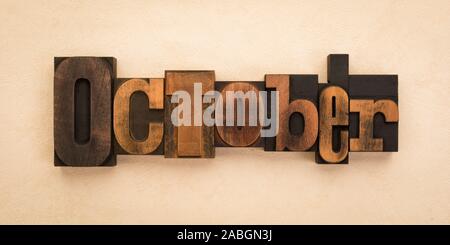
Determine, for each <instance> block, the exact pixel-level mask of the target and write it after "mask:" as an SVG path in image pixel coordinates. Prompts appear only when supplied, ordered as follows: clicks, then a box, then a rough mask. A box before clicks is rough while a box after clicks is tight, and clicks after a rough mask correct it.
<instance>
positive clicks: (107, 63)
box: [54, 57, 116, 166]
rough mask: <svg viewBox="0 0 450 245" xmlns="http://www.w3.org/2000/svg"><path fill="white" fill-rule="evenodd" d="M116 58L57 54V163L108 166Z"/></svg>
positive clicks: (112, 158)
mask: <svg viewBox="0 0 450 245" xmlns="http://www.w3.org/2000/svg"><path fill="white" fill-rule="evenodd" d="M115 78H116V60H115V58H110V57H68V58H65V57H57V58H55V75H54V147H55V165H56V166H111V165H115V163H116V157H115V154H114V152H113V143H112V89H113V81H114V79H115Z"/></svg>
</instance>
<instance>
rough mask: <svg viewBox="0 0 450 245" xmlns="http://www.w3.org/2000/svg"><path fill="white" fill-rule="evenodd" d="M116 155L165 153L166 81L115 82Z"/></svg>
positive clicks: (125, 79) (120, 80) (137, 80)
mask: <svg viewBox="0 0 450 245" xmlns="http://www.w3.org/2000/svg"><path fill="white" fill-rule="evenodd" d="M114 91H115V99H114V131H115V136H116V137H115V145H114V146H115V151H116V154H136V155H163V154H164V144H163V141H164V138H163V135H164V79H163V78H151V79H148V78H119V79H117V80H116V82H115V88H114Z"/></svg>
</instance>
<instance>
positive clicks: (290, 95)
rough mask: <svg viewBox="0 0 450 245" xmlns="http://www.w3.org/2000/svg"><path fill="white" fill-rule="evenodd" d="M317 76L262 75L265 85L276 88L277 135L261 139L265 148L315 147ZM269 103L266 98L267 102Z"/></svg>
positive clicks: (316, 131) (316, 132) (311, 148)
mask: <svg viewBox="0 0 450 245" xmlns="http://www.w3.org/2000/svg"><path fill="white" fill-rule="evenodd" d="M317 79H318V78H317V75H266V87H267V88H268V89H269V90H271V89H273V90H277V91H278V92H279V107H278V115H279V122H278V125H279V129H278V135H277V136H276V137H272V138H266V139H265V146H264V149H265V150H266V151H273V150H276V151H289V150H290V151H314V150H315V142H316V139H317V134H318V112H317V89H318V81H317ZM270 104H271V103H270V102H268V106H270ZM268 111H270V107H268Z"/></svg>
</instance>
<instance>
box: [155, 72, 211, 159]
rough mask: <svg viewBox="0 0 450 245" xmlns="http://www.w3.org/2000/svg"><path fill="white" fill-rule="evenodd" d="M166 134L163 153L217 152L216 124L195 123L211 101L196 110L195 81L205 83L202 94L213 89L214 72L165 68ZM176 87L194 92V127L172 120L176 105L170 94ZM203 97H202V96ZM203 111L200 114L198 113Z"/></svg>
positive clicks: (192, 154) (198, 154)
mask: <svg viewBox="0 0 450 245" xmlns="http://www.w3.org/2000/svg"><path fill="white" fill-rule="evenodd" d="M165 74H166V75H165V79H166V83H165V99H164V100H165V112H164V115H165V117H164V120H165V124H164V125H165V136H164V156H165V157H168V158H174V157H200V158H211V157H214V155H215V149H214V126H206V125H202V126H195V124H194V121H195V118H196V117H197V118H198V116H200V118H201V119H200V120H201V122H200V123H203V120H202V117H201V115H202V114H203V111H204V109H205V108H206V107H207V106H209V105H210V104H208V103H202V111H195V110H194V104H195V103H194V100H195V98H194V83H201V84H202V91H201V94H204V93H206V92H207V91H211V90H214V82H215V76H214V71H166V73H165ZM177 90H183V91H186V92H188V93H189V94H190V95H191V108H192V109H191V126H179V127H176V126H174V125H173V123H172V121H171V114H172V111H173V110H174V109H176V107H177V104H173V103H171V97H172V96H173V94H174V93H175V92H176V91H177ZM202 97H203V96H202ZM199 114H201V115H199Z"/></svg>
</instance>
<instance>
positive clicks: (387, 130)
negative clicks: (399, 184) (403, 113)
mask: <svg viewBox="0 0 450 245" xmlns="http://www.w3.org/2000/svg"><path fill="white" fill-rule="evenodd" d="M349 97H350V100H351V101H352V100H371V101H374V103H377V102H378V101H385V100H387V101H391V102H392V103H390V102H389V107H390V108H391V109H389V110H390V111H388V112H387V113H388V114H389V115H390V114H397V118H398V113H399V111H398V76H397V75H350V77H349ZM384 103H385V102H383V103H381V104H384ZM381 104H380V105H381ZM361 116H362V114H361V113H359V112H350V126H349V131H350V138H351V141H352V139H358V138H361V121H364V118H361ZM386 116H388V115H383V113H374V114H373V119H372V123H373V125H372V126H367V127H372V128H373V137H374V138H377V139H382V142H383V145H382V151H385V152H396V151H398V123H399V122H398V120H396V121H395V120H393V121H388V120H387V118H386ZM388 117H389V116H388ZM354 142H356V141H354ZM378 149H379V148H377V149H376V150H378ZM350 150H351V151H373V150H374V149H371V148H352V147H351V149H350Z"/></svg>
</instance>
